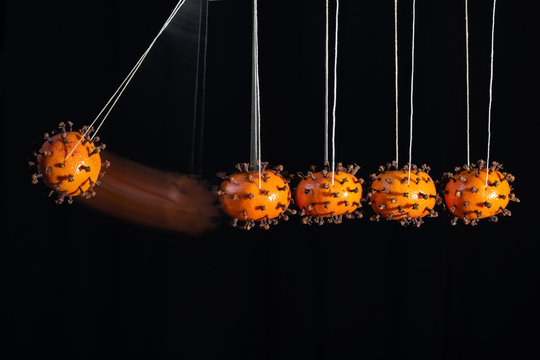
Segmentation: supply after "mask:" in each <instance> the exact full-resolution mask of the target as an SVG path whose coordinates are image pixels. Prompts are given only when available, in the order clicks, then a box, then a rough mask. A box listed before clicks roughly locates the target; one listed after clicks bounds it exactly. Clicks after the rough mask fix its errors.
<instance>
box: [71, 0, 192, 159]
mask: <svg viewBox="0 0 540 360" xmlns="http://www.w3.org/2000/svg"><path fill="white" fill-rule="evenodd" d="M185 2H186V0H180V1H178V3H177V4H176V5H175V7H174V9H173V10H172V12H171V14H170V15H169V17H168V18H167V20H166V21H165V23H164V24H163V26H162V27H161V29H160V31H159V32H158V34H157V35H156V37H155V38H154V39H153V40H152V42H151V43H150V45H149V46H148V48H147V49H146V51H145V52H144V53H143V54H142V56H141V57H140V58H139V60H138V61H137V63H136V64H135V66H134V67H133V68H132V69H131V71H130V72H129V73H128V75H127V76H126V78H125V79H124V80H123V81H122V83H121V84H120V86H119V87H118V88H117V89H116V91H115V92H114V94H113V95H112V96H111V98H110V99H109V101H107V103H106V104H105V106H104V107H103V108H102V109H101V111H100V112H99V114H98V115H97V116H96V117H95V119H94V121H92V123H91V124H90V126H88V129H87V130H86V131H85V132H84V134H83V136H81V138H80V139H79V141H78V142H77V144H75V146H74V147H73V149H71V151H70V152H69V154H68V155H67V156H66V157H65V159H67V158H68V157H69V156H71V154H73V152H74V151H75V149H76V148H77V146H79V144H80V143H81V141H82V140H83V139H84V138H85V137H86V135H87V134H88V132H89V131H90V130H91V129H92V127H93V126H94V124H95V123H96V122H97V121H98V119H99V118H100V117H101V115H102V114H103V112H105V110H106V109H107V108H108V111H107V112H106V113H105V115H104V116H103V119H102V120H101V122H100V124H99V126H98V127H97V129H96V131H95V132H94V134H93V135H92V137H90V140H93V139H94V137H95V136H96V135H97V133H98V131H99V129H100V128H101V126H102V125H103V123H104V122H105V120H106V119H107V117H108V116H109V114H110V113H111V111H112V109H113V108H114V106H115V105H116V103H117V102H118V99H120V97H121V96H122V94H123V93H124V90H125V89H126V88H127V86H128V85H129V83H130V82H131V80H132V79H133V77H134V76H135V74H136V73H137V71H138V70H139V68H140V67H141V65H142V63H143V62H144V60H145V59H146V56H147V55H148V53H149V52H150V50H151V49H152V48H153V47H154V44H155V43H156V41H157V39H158V38H159V37H160V36H161V34H162V33H163V31H165V29H166V28H167V26H169V24H170V22H171V21H172V19H173V18H174V17H175V15H176V14H177V13H178V11H179V10H180V8H181V7H182V6H183V5H184V3H185ZM113 100H114V101H113ZM111 102H112V104H111ZM109 105H110V107H109ZM65 159H64V160H65Z"/></svg>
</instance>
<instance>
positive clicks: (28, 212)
mask: <svg viewBox="0 0 540 360" xmlns="http://www.w3.org/2000/svg"><path fill="white" fill-rule="evenodd" d="M196 3H197V1H189V0H188V5H186V7H185V8H184V9H183V10H181V11H180V14H179V15H178V18H177V19H176V20H175V21H174V22H173V23H172V24H171V26H170V28H169V29H168V30H167V32H166V33H165V34H164V35H163V37H162V38H161V39H160V40H159V42H158V44H157V45H156V47H155V48H154V50H153V51H152V53H150V55H149V57H148V59H147V61H146V62H145V63H144V65H143V67H142V68H141V70H140V71H139V73H138V74H137V76H136V77H135V79H134V80H133V82H132V84H131V86H130V88H129V89H128V90H127V91H126V93H125V95H124V96H123V97H122V99H121V100H120V102H119V103H118V105H117V107H116V108H115V110H114V111H113V113H112V114H111V117H110V118H109V120H108V121H107V123H106V124H105V126H104V127H103V130H101V132H100V137H101V138H102V139H103V140H104V142H106V143H107V145H108V149H110V150H111V151H113V152H115V153H118V154H120V155H122V156H125V157H127V158H130V159H133V160H136V161H138V162H141V163H143V164H145V165H148V166H152V167H155V168H160V169H163V170H168V171H175V172H188V171H189V169H190V166H191V164H190V159H191V154H192V153H191V148H192V144H193V138H192V118H193V88H194V78H195V74H196V72H195V65H194V64H195V59H196V50H197V49H196V41H197V37H196V31H197V16H198V14H197V11H198V5H197V4H196ZM341 3H342V4H341V8H342V12H341V17H340V45H339V46H340V48H339V80H338V87H339V92H338V108H337V118H338V120H337V133H336V140H337V144H336V148H337V159H338V160H340V161H343V162H344V163H351V162H357V163H358V164H360V165H361V166H362V170H361V171H360V173H359V175H360V176H362V177H364V178H367V177H368V175H369V173H371V172H373V171H374V170H375V169H376V167H377V166H378V165H380V164H384V163H386V162H388V161H390V160H392V158H393V157H394V87H393V86H394V82H393V81H394V73H393V61H394V59H393V51H394V48H393V31H394V30H393V2H392V1H352V0H349V1H341ZM535 3H536V2H535V1H532V0H531V1H505V0H500V1H499V2H498V10H497V23H496V43H495V68H494V69H495V81H494V102H493V120H492V143H491V144H492V146H491V158H492V159H493V160H497V161H500V162H502V163H503V164H504V165H505V169H506V170H507V171H509V172H511V173H513V174H514V175H516V178H517V181H516V183H515V188H516V193H517V195H518V197H519V198H520V199H521V200H522V202H521V203H520V204H513V203H511V204H510V207H509V209H510V210H511V211H512V212H513V216H512V217H509V218H508V217H506V218H502V219H501V220H500V221H499V222H498V223H496V224H494V223H489V222H487V221H483V222H481V223H480V225H479V226H477V227H474V228H473V227H466V226H463V225H458V226H457V227H451V226H450V225H449V221H448V217H447V215H445V214H442V215H441V216H440V217H439V218H438V219H428V220H426V224H424V225H423V226H422V227H421V228H420V229H416V228H402V227H400V226H399V225H398V224H396V223H394V222H386V221H385V222H381V223H371V222H369V221H368V220H367V219H362V220H355V221H346V222H345V223H344V224H342V225H340V226H336V225H327V226H324V227H305V226H302V225H300V222H299V220H298V219H293V221H290V222H289V223H283V224H280V225H279V226H277V227H273V228H272V229H271V230H269V231H267V232H264V231H250V232H244V231H239V230H236V229H232V228H230V227H228V226H227V225H226V224H225V221H224V224H223V226H220V228H219V229H218V230H216V231H213V232H211V233H209V234H207V235H206V236H203V237H188V236H185V235H183V234H179V233H172V232H167V231H161V230H156V229H152V228H149V227H142V226H138V225H136V224H132V223H127V222H124V221H120V220H118V219H115V218H112V217H109V216H107V215H104V214H101V213H99V212H96V211H94V210H91V209H89V208H86V207H84V206H83V205H81V204H79V203H76V204H74V205H72V206H67V205H66V206H57V205H55V204H54V203H52V202H51V201H50V199H48V198H47V197H46V195H45V193H46V190H45V189H44V188H43V187H41V186H32V185H31V184H30V174H31V172H30V170H29V169H28V168H27V165H26V161H27V160H28V159H30V157H31V154H32V151H33V150H34V149H35V146H37V144H38V142H39V139H40V138H41V135H42V133H43V132H45V131H49V130H50V129H53V128H55V127H56V125H57V124H58V122H60V121H67V120H71V121H73V122H75V124H76V126H82V125H83V124H88V123H89V122H90V121H91V120H92V119H93V117H94V116H95V115H96V114H97V112H98V111H99V110H100V108H101V106H103V105H104V104H105V102H106V101H107V100H108V98H109V96H110V95H111V94H112V93H113V92H114V90H115V88H116V86H118V84H119V83H120V82H121V80H122V79H123V78H124V76H125V75H126V74H127V72H128V71H129V70H130V69H131V66H133V64H134V63H135V62H136V60H137V59H138V58H139V56H140V55H141V54H142V52H143V51H144V50H145V49H146V47H147V46H148V44H149V43H150V42H151V40H152V38H153V37H154V36H155V34H156V33H157V31H158V30H159V28H160V27H161V25H162V23H163V21H164V20H165V18H166V17H167V16H168V14H169V13H170V11H171V9H172V8H173V6H174V4H175V1H173V0H161V1H140V0H137V1H117V0H114V1H112V0H108V1H104V0H101V1H76V2H73V1H54V2H45V1H40V2H26V1H18V0H17V1H15V0H6V1H3V2H1V3H0V14H1V17H0V21H2V23H1V28H0V29H1V30H0V31H1V32H2V37H1V43H0V46H1V47H0V51H1V68H2V70H1V71H2V80H1V84H2V89H1V91H2V93H1V96H2V102H1V112H2V115H1V116H2V141H1V152H2V163H1V168H2V176H1V181H2V189H3V190H4V192H3V195H2V200H1V203H2V212H3V216H2V229H1V231H2V235H1V238H2V240H1V241H0V251H1V253H0V274H1V275H0V305H1V311H0V329H1V330H2V345H1V347H0V349H1V352H2V353H4V354H6V356H7V357H5V358H9V359H16V358H21V359H23V358H24V359H28V358H56V359H59V358H62V359H63V358H66V359H86V358H104V359H105V358H106V359H113V358H114V359H118V358H167V359H169V358H183V359H304V358H306V359H308V358H309V359H345V358H367V359H420V358H426V359H466V358H475V359H478V358H494V357H504V358H525V357H524V356H525V354H528V358H535V357H536V356H538V348H537V342H538V335H539V334H538V320H539V317H538V315H539V311H538V306H539V305H538V303H539V302H538V301H539V297H538V289H539V286H538V273H539V272H538V270H539V269H538V267H539V265H538V264H539V262H538V256H539V255H540V254H539V251H538V250H539V249H538V244H537V241H538V239H537V238H538V236H537V233H536V231H537V227H536V226H535V221H537V219H536V216H538V212H537V211H536V210H535V208H536V206H535V205H536V204H535V202H536V201H538V199H536V198H535V197H536V196H538V194H537V189H538V185H537V184H536V182H537V181H538V179H537V178H535V177H536V176H538V170H537V169H538V164H537V161H536V160H537V159H538V151H537V148H536V146H537V143H538V126H537V120H538V118H539V115H540V114H539V112H538V95H539V94H538V86H537V84H538V76H537V68H538V60H537V59H538V58H537V55H538V52H537V50H538V46H539V42H538V37H539V35H540V33H539V31H538V8H537V7H534V4H535ZM491 4H492V2H491V1H474V0H473V1H471V4H470V33H471V40H470V49H471V102H472V103H471V104H472V105H471V106H472V108H471V158H472V159H473V160H476V159H478V158H485V156H486V145H487V109H488V84H489V50H490V35H491V34H490V31H491V29H490V25H491V9H492V8H491ZM411 5H412V1H411V0H402V1H400V10H399V14H400V27H399V33H400V96H401V101H400V110H401V113H400V114H401V123H400V139H401V141H400V147H401V151H400V159H401V162H405V161H407V160H406V159H407V150H408V134H409V131H408V115H409V98H408V96H409V76H410V29H411V28H410V25H411V11H410V10H411ZM417 11H418V13H417V37H416V78H415V122H414V147H413V162H416V163H418V164H422V163H428V164H429V165H430V166H431V167H432V169H433V170H432V173H431V174H432V176H433V177H435V178H437V177H440V176H441V174H442V173H443V172H444V171H451V170H452V169H453V168H454V166H456V165H461V164H463V163H464V162H465V161H466V152H465V149H466V143H465V77H464V76H465V75H464V74H465V61H464V59H465V52H464V9H463V1H450V0H446V1H442V0H437V1H431V0H430V1H428V0H419V1H418V2H417ZM259 21H260V25H259V26H260V69H261V70H260V71H261V75H260V76H261V98H262V100H261V101H262V130H263V131H262V144H263V149H262V152H263V158H264V160H267V161H269V162H270V163H272V164H278V163H282V164H283V165H284V166H285V167H286V168H287V169H289V170H291V171H294V172H296V171H300V170H306V169H307V168H308V166H309V165H311V164H320V163H321V161H322V143H323V135H322V133H323V94H324V93H323V84H324V77H323V60H324V54H323V50H324V42H323V41H324V23H323V21H324V2H323V1H322V0H321V1H314V0H309V1H307V0H305V1H265V0H260V20H259ZM250 51H251V2H250V1H248V0H224V1H221V2H213V3H211V4H210V10H209V33H208V68H207V84H206V87H207V97H206V122H205V129H206V132H205V136H204V144H203V149H204V151H203V153H202V155H203V162H202V165H203V166H202V171H203V174H204V175H205V177H207V178H211V177H212V174H214V173H215V172H217V171H220V170H228V169H231V167H232V165H233V164H235V163H236V162H240V161H248V157H249V122H250V92H251V89H250V86H251V85H250V76H251V70H250V67H251V58H250ZM198 144H199V143H197V146H196V148H198ZM199 155H201V153H199V152H198V153H197V157H198V156H199ZM439 210H440V211H441V212H442V209H439Z"/></svg>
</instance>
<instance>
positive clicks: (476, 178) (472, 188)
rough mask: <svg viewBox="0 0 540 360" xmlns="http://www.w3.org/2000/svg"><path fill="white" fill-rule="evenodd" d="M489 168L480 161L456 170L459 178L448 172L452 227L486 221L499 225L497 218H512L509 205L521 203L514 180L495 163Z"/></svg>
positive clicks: (446, 191)
mask: <svg viewBox="0 0 540 360" xmlns="http://www.w3.org/2000/svg"><path fill="white" fill-rule="evenodd" d="M486 165H487V164H486V162H485V161H483V160H479V161H478V166H476V165H474V164H473V165H463V167H461V168H460V167H456V168H455V172H456V174H453V173H450V172H447V173H445V174H444V175H443V182H444V183H445V188H444V191H443V194H444V200H445V203H446V207H447V209H448V210H449V211H450V213H451V214H452V215H453V218H452V220H451V224H452V225H456V224H457V222H458V220H462V221H463V222H464V223H465V224H470V225H476V224H477V223H478V221H479V220H480V219H484V218H489V219H490V220H491V221H498V218H497V216H496V215H497V214H502V215H503V216H509V215H511V212H510V210H508V209H507V208H506V207H507V205H508V202H509V201H515V202H519V199H518V198H517V197H516V195H515V194H514V193H512V190H513V189H512V186H511V185H510V183H511V182H513V181H514V176H513V175H512V174H509V173H506V172H500V171H499V170H501V169H502V165H501V164H499V163H497V162H495V161H494V162H493V163H492V165H491V166H490V168H489V169H488V168H487V166H486ZM488 170H489V171H488ZM486 174H487V183H486Z"/></svg>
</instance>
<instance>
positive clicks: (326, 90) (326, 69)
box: [324, 0, 330, 162]
mask: <svg viewBox="0 0 540 360" xmlns="http://www.w3.org/2000/svg"><path fill="white" fill-rule="evenodd" d="M325 24H326V26H325V51H324V54H325V56H324V161H325V162H326V161H328V112H329V111H328V109H329V106H328V105H329V104H328V96H329V93H330V91H329V79H328V78H329V76H328V73H329V66H328V64H329V57H330V51H329V46H328V43H329V42H330V31H329V30H330V20H329V0H326V13H325Z"/></svg>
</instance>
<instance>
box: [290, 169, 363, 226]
mask: <svg viewBox="0 0 540 360" xmlns="http://www.w3.org/2000/svg"><path fill="white" fill-rule="evenodd" d="M359 169H360V167H359V166H358V165H350V166H348V167H347V168H344V167H343V166H342V164H341V163H339V164H337V167H336V170H335V171H334V173H333V174H332V172H331V171H330V169H329V167H328V163H326V164H325V166H324V168H323V169H322V170H321V171H319V172H316V168H315V166H312V167H311V171H308V172H307V173H306V174H302V173H298V174H297V176H298V177H300V178H301V180H300V182H299V183H298V186H297V188H296V195H295V199H296V205H297V207H298V209H300V213H299V214H300V215H301V216H303V218H302V222H303V223H304V224H308V225H311V224H313V223H316V224H319V225H322V224H324V222H325V221H326V222H333V223H336V224H339V223H341V222H342V221H343V216H345V217H346V218H349V219H351V218H355V217H358V218H361V217H362V213H361V212H360V211H358V208H360V207H361V206H362V205H361V199H362V183H363V182H364V180H363V179H357V178H356V176H355V175H356V172H357V171H358V170H359ZM332 180H333V183H332Z"/></svg>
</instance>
